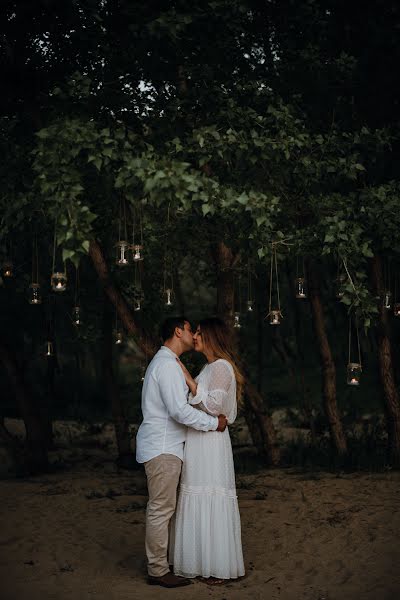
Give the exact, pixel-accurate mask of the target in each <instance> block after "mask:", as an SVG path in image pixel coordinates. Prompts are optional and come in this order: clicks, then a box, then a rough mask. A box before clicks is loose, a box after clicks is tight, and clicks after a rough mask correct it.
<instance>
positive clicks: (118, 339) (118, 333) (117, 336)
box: [114, 330, 124, 346]
mask: <svg viewBox="0 0 400 600" xmlns="http://www.w3.org/2000/svg"><path fill="white" fill-rule="evenodd" d="M114 340H115V345H116V346H120V345H121V344H122V342H123V341H124V336H123V334H122V331H120V330H117V331H115V333H114Z"/></svg>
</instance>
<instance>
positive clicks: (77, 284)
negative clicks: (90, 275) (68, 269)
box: [75, 266, 79, 306]
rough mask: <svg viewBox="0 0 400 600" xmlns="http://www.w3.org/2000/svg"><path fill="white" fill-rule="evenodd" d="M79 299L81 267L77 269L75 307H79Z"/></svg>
mask: <svg viewBox="0 0 400 600" xmlns="http://www.w3.org/2000/svg"><path fill="white" fill-rule="evenodd" d="M78 298H79V266H77V267H76V269H75V306H78Z"/></svg>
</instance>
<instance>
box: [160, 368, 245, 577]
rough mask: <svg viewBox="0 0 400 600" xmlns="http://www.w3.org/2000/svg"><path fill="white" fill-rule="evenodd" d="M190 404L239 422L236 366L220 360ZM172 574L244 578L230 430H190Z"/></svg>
mask: <svg viewBox="0 0 400 600" xmlns="http://www.w3.org/2000/svg"><path fill="white" fill-rule="evenodd" d="M196 381H197V384H198V385H197V393H196V396H194V397H193V396H192V395H191V394H190V395H189V402H190V404H192V405H193V406H196V407H197V408H198V409H200V410H203V411H205V412H207V413H208V414H210V415H219V414H224V415H226V416H227V418H228V424H231V423H233V422H234V420H235V419H236V414H237V403H236V380H235V375H234V371H233V367H232V365H231V364H230V363H229V362H228V361H226V360H224V359H218V360H216V361H214V362H212V363H209V364H207V365H206V366H205V367H204V369H203V370H202V371H201V373H200V374H199V375H198V377H197V378H196ZM173 539H174V541H173V542H172V545H173V546H174V547H173V548H171V550H172V553H170V558H172V557H173V564H174V572H175V573H176V574H177V575H182V576H184V577H196V576H198V575H201V576H203V577H217V578H221V579H234V578H237V577H241V576H242V575H244V572H245V571H244V564H243V552H242V541H241V527H240V514H239V507H238V501H237V495H236V486H235V472H234V465H233V454H232V445H231V440H230V437H229V430H228V427H227V428H226V429H225V431H224V432H223V433H221V432H218V431H209V432H203V431H196V430H194V429H191V428H189V429H188V431H187V438H186V444H185V452H184V459H183V467H182V476H181V484H180V490H179V498H178V504H177V509H176V515H175V532H174V535H173V536H172V540H173Z"/></svg>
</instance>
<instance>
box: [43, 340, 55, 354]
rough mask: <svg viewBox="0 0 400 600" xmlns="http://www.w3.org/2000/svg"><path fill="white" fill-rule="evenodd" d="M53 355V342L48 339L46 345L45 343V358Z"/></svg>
mask: <svg viewBox="0 0 400 600" xmlns="http://www.w3.org/2000/svg"><path fill="white" fill-rule="evenodd" d="M53 355H54V348H53V342H51V341H50V340H47V342H46V345H45V356H46V357H47V358H50V357H51V356H53Z"/></svg>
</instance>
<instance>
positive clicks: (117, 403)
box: [102, 296, 136, 468]
mask: <svg viewBox="0 0 400 600" xmlns="http://www.w3.org/2000/svg"><path fill="white" fill-rule="evenodd" d="M112 328H113V315H112V311H111V307H110V306H108V299H107V298H106V296H104V310H103V356H102V367H103V376H104V382H105V388H106V393H107V397H108V400H109V402H110V406H111V414H112V418H113V423H114V428H115V437H116V440H117V448H118V461H117V462H118V464H119V465H120V466H123V467H125V468H127V467H131V468H132V467H133V466H136V460H135V457H134V455H133V452H132V449H131V438H130V432H129V423H128V420H127V418H126V415H125V411H124V407H123V404H122V402H121V397H120V395H119V391H118V385H117V383H116V381H115V376H114V370H113V347H114V344H113V337H112Z"/></svg>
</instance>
